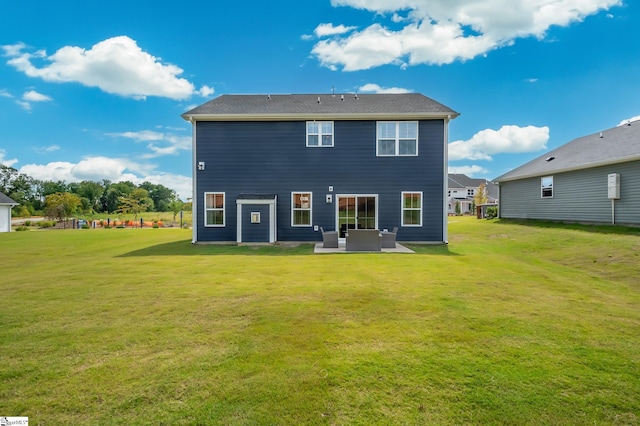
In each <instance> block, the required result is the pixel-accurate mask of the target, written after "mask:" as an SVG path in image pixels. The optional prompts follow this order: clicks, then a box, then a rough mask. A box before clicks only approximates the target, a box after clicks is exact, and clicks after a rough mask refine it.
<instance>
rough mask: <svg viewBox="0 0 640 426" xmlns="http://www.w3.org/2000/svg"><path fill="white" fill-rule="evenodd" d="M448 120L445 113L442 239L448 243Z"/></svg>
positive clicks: (448, 116) (449, 118)
mask: <svg viewBox="0 0 640 426" xmlns="http://www.w3.org/2000/svg"><path fill="white" fill-rule="evenodd" d="M449 121H451V115H447V118H445V119H444V171H443V179H444V181H443V185H442V190H443V193H442V241H443V242H444V243H445V244H449V213H448V211H449V208H448V207H449V206H448V204H447V203H448V197H447V189H448V187H449Z"/></svg>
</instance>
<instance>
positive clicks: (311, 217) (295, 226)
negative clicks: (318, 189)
mask: <svg viewBox="0 0 640 426" xmlns="http://www.w3.org/2000/svg"><path fill="white" fill-rule="evenodd" d="M296 194H309V208H308V209H305V208H296V207H295V204H294V203H295V201H294V200H295V195H296ZM296 210H309V224H308V225H306V224H302V225H296V224H294V223H293V218H294V212H295V211H296ZM291 226H292V227H294V228H309V227H311V226H313V192H311V191H293V192H291Z"/></svg>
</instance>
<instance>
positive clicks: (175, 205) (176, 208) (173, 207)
mask: <svg viewBox="0 0 640 426" xmlns="http://www.w3.org/2000/svg"><path fill="white" fill-rule="evenodd" d="M183 206H184V203H183V202H182V200H180V199H178V197H173V199H172V200H171V202H170V203H169V210H170V211H171V212H172V213H173V221H174V222H175V221H176V216H177V215H178V213H180V211H181V210H182V208H183Z"/></svg>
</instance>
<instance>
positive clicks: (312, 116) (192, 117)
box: [181, 112, 460, 123]
mask: <svg viewBox="0 0 640 426" xmlns="http://www.w3.org/2000/svg"><path fill="white" fill-rule="evenodd" d="M459 115H460V114H459V113H432V112H431V113H429V112H425V113H415V112H412V113H395V114H394V113H392V114H389V113H384V112H380V113H351V114H349V113H347V114H344V113H343V114H341V113H335V112H334V113H322V112H319V113H304V114H290V113H289V114H285V113H279V114H182V116H181V117H182V118H183V119H185V120H187V121H190V122H192V123H193V122H194V121H290V120H305V121H306V120H319V119H322V120H371V119H375V120H378V119H384V120H428V119H443V120H451V119H454V118H456V117H457V116H459Z"/></svg>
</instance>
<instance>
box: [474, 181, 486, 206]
mask: <svg viewBox="0 0 640 426" xmlns="http://www.w3.org/2000/svg"><path fill="white" fill-rule="evenodd" d="M487 200H488V197H487V186H486V185H485V184H484V183H481V184H480V186H479V187H478V190H477V191H476V195H474V196H473V202H474V204H475V205H476V206H481V205H483V204H487Z"/></svg>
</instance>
